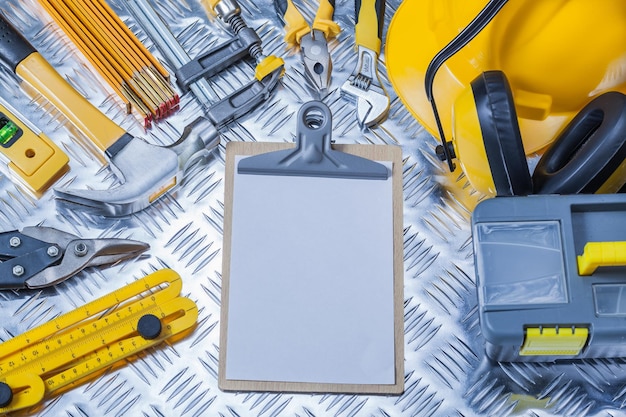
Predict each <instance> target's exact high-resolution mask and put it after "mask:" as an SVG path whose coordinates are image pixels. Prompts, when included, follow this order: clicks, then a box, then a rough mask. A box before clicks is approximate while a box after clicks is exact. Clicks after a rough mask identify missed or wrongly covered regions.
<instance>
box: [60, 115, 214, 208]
mask: <svg viewBox="0 0 626 417" xmlns="http://www.w3.org/2000/svg"><path fill="white" fill-rule="evenodd" d="M118 142H122V143H121V145H120V146H119V147H118V149H115V150H114V151H111V152H107V155H108V157H109V166H110V168H111V170H112V171H113V173H114V174H115V175H116V176H117V178H118V179H119V180H120V182H121V183H122V184H121V185H120V186H118V187H115V188H111V189H108V190H73V189H55V190H54V192H55V195H56V197H57V202H58V203H59V204H61V205H66V206H70V207H72V208H79V209H84V210H85V211H89V212H90V213H94V214H101V215H104V216H112V217H118V216H125V215H129V214H132V213H135V212H137V211H140V210H143V209H144V208H146V207H148V206H149V205H150V204H152V203H153V202H154V201H156V200H157V199H159V198H160V197H162V196H163V195H164V194H165V193H166V192H167V191H169V190H172V189H174V188H175V187H177V186H178V185H179V184H180V182H181V179H182V176H183V173H184V171H185V169H186V168H187V166H189V164H190V163H191V162H192V161H194V160H196V159H197V158H199V157H204V156H206V155H208V153H209V151H210V149H212V148H214V147H215V146H216V145H217V144H218V143H219V136H218V132H217V130H216V129H215V127H214V126H213V124H212V123H211V122H210V121H209V120H207V119H205V118H203V117H201V118H198V119H196V120H195V121H194V122H192V123H191V124H190V125H188V126H187V127H186V128H185V130H184V132H183V134H182V135H181V137H180V138H179V139H178V140H177V141H176V142H175V143H174V144H172V145H170V146H167V147H162V146H156V145H151V144H149V143H147V142H145V141H143V140H140V139H137V138H134V137H132V136H131V135H129V134H126V135H125V138H124V140H123V141H122V140H120V141H118ZM114 146H115V145H114ZM112 148H113V147H112Z"/></svg>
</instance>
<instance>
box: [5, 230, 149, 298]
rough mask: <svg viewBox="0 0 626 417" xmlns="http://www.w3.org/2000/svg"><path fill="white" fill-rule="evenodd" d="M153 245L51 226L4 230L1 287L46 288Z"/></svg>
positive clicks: (133, 254) (123, 258)
mask: <svg viewBox="0 0 626 417" xmlns="http://www.w3.org/2000/svg"><path fill="white" fill-rule="evenodd" d="M149 247H150V246H149V245H148V244H147V243H143V242H138V241H136V240H128V239H114V238H106V239H81V238H80V237H78V236H75V235H73V234H71V233H66V232H62V231H60V230H57V229H53V228H51V227H43V226H33V227H25V228H23V229H22V231H21V232H19V231H10V232H2V233H0V261H2V262H1V263H0V290H6V289H20V288H30V289H33V288H43V287H48V286H51V285H54V284H57V283H59V282H62V281H64V280H66V279H68V278H69V277H71V276H73V275H76V274H77V273H79V272H80V271H82V270H83V269H85V268H87V267H90V266H102V265H110V264H113V263H116V262H119V261H122V260H125V259H128V258H132V257H134V256H137V255H139V254H140V253H142V252H144V251H146V250H147V249H148V248H149Z"/></svg>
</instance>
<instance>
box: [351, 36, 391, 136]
mask: <svg viewBox="0 0 626 417" xmlns="http://www.w3.org/2000/svg"><path fill="white" fill-rule="evenodd" d="M358 54H359V60H358V62H357V65H356V67H355V69H354V71H353V72H352V75H350V77H348V80H346V82H345V83H344V84H343V85H342V86H341V95H342V96H343V97H345V98H347V99H348V100H350V101H352V102H354V103H355V105H356V114H357V122H358V123H359V125H360V126H361V127H373V126H376V125H377V124H379V123H380V122H382V121H383V120H384V119H385V117H387V113H388V112H389V105H390V100H389V95H388V94H387V91H386V90H385V87H383V85H382V83H381V82H380V78H379V76H378V54H377V53H376V52H374V51H372V50H371V49H368V48H366V47H364V46H359V49H358Z"/></svg>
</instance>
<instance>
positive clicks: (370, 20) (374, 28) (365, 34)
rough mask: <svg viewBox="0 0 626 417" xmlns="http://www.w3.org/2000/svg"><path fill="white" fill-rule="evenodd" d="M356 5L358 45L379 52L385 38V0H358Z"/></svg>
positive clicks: (355, 30) (356, 37) (355, 31)
mask: <svg viewBox="0 0 626 417" xmlns="http://www.w3.org/2000/svg"><path fill="white" fill-rule="evenodd" d="M355 6H356V25H355V27H354V36H355V42H356V45H357V46H363V47H365V48H367V49H370V50H372V51H374V52H376V53H377V54H379V53H380V47H381V44H382V39H383V24H384V23H385V0H356V3H355Z"/></svg>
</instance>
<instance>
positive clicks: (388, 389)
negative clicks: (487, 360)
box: [218, 142, 404, 394]
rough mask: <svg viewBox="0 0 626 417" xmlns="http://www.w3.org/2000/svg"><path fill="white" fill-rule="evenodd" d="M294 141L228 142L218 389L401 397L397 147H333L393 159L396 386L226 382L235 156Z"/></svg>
mask: <svg viewBox="0 0 626 417" xmlns="http://www.w3.org/2000/svg"><path fill="white" fill-rule="evenodd" d="M294 147H295V144H293V143H275V142H263V143H261V142H228V143H227V144H226V159H225V164H226V171H225V184H224V190H225V191H224V193H225V194H224V207H225V212H224V241H223V254H222V295H221V310H220V349H219V366H218V387H219V388H220V389H221V390H222V391H269V392H310V393H325V392H330V393H355V394H401V393H402V392H404V262H403V253H404V241H403V234H402V228H403V208H404V206H403V199H402V169H403V166H402V149H401V148H400V147H399V146H395V145H357V144H337V145H333V146H332V147H333V149H335V150H338V151H342V152H347V153H350V154H353V155H357V156H362V157H364V158H368V159H372V160H376V161H391V162H392V163H393V168H392V174H391V175H392V195H393V207H392V210H393V236H394V238H393V269H394V273H393V276H394V351H395V383H394V384H334V383H309V382H277V381H252V380H234V379H226V376H225V373H226V368H225V366H226V344H227V340H226V333H227V331H226V330H227V324H228V294H229V277H230V256H231V235H232V214H233V213H232V207H233V204H232V203H233V186H234V180H235V175H234V174H235V157H236V156H238V155H257V154H261V153H266V152H274V151H278V150H282V149H289V148H294Z"/></svg>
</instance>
